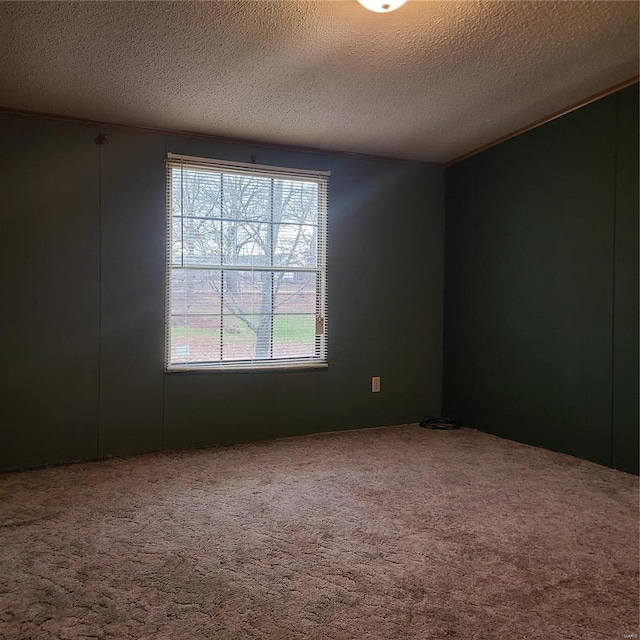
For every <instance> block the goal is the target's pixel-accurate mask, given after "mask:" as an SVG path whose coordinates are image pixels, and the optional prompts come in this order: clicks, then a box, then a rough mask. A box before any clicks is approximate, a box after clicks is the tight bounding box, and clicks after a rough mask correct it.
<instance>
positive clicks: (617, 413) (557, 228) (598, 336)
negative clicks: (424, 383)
mask: <svg viewBox="0 0 640 640" xmlns="http://www.w3.org/2000/svg"><path fill="white" fill-rule="evenodd" d="M446 207H447V223H446V234H445V321H444V364H443V411H444V413H445V414H447V415H451V416H453V417H455V418H457V419H459V420H461V421H462V422H464V423H465V424H467V425H469V426H472V427H476V428H479V429H482V430H486V431H489V432H491V433H495V434H497V435H500V436H504V437H507V438H512V439H514V440H519V441H522V442H528V443H531V444H535V445H540V446H543V447H547V448H550V449H555V450H558V451H563V452H566V453H570V454H573V455H576V456H579V457H583V458H587V459H590V460H594V461H596V462H599V463H602V464H607V465H611V466H614V467H616V468H620V469H624V470H627V471H631V472H634V473H637V472H638V86H637V85H635V86H633V87H630V88H628V89H625V90H623V91H622V92H619V93H617V94H615V95H612V96H609V97H607V98H604V99H602V100H599V101H598V102H596V103H593V104H591V105H589V106H587V107H584V108H582V109H579V110H577V111H574V112H572V113H570V114H568V115H566V116H564V117H562V118H559V119H557V120H554V121H552V122H550V123H548V124H546V125H544V126H541V127H539V128H537V129H534V130H532V131H530V132H528V133H526V134H524V135H521V136H519V137H517V138H514V139H512V140H509V141H508V142H505V143H503V144H501V145H498V146H497V147H494V148H492V149H489V150H488V151H485V152H483V153H481V154H479V155H477V156H475V157H473V158H471V159H469V160H467V161H464V162H462V163H460V164H457V165H454V166H453V167H451V168H449V169H448V170H447V174H446Z"/></svg>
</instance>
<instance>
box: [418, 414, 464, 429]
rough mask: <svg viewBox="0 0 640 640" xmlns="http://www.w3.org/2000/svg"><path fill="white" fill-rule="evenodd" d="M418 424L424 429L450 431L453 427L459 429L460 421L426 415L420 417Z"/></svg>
mask: <svg viewBox="0 0 640 640" xmlns="http://www.w3.org/2000/svg"><path fill="white" fill-rule="evenodd" d="M420 426H421V427H423V428H424V429H444V430H445V431H451V430H453V429H459V428H460V423H459V422H456V421H455V420H449V419H448V418H438V417H436V416H426V417H425V418H423V419H422V422H421V423H420Z"/></svg>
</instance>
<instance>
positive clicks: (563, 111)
mask: <svg viewBox="0 0 640 640" xmlns="http://www.w3.org/2000/svg"><path fill="white" fill-rule="evenodd" d="M638 80H640V76H637V75H635V76H633V77H632V78H629V79H628V80H624V81H623V82H619V83H618V84H615V85H613V86H612V87H609V88H608V89H604V90H603V91H599V92H598V93H594V94H593V95H592V96H589V97H588V98H585V99H584V100H580V102H576V103H575V104H572V105H571V106H570V107H566V108H565V109H561V110H560V111H556V112H555V113H552V114H551V115H550V116H546V117H545V118H541V119H540V120H536V121H535V122H532V123H531V124H529V125H526V126H525V127H521V128H520V129H516V130H515V131H512V132H511V133H508V134H506V135H504V136H501V137H500V138H496V139H495V140H493V141H491V142H488V143H487V144H484V145H482V146H481V147H478V148H477V149H474V150H473V151H469V152H468V153H465V154H463V155H461V156H458V157H457V158H454V159H453V160H450V161H449V162H446V163H444V166H445V167H447V168H449V167H452V166H453V165H454V164H458V163H459V162H462V161H463V160H468V159H469V158H471V157H473V156H475V155H478V154H479V153H482V152H483V151H486V150H487V149H491V147H495V146H497V145H499V144H502V143H503V142H506V141H507V140H511V138H515V137H516V136H519V135H521V134H523V133H526V132H527V131H531V130H532V129H536V128H537V127H541V126H542V125H543V124H547V122H551V121H552V120H556V119H557V118H561V117H562V116H564V115H567V114H568V113H571V112H572V111H576V109H580V108H581V107H586V106H587V105H588V104H591V103H592V102H596V100H600V99H601V98H606V97H607V96H609V95H611V94H612V93H616V92H617V91H621V90H622V89H626V88H627V87H630V86H631V85H634V84H636V83H637V82H638Z"/></svg>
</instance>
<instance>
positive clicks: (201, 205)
mask: <svg viewBox="0 0 640 640" xmlns="http://www.w3.org/2000/svg"><path fill="white" fill-rule="evenodd" d="M171 175H172V180H171V183H172V209H173V215H180V214H182V215H185V216H202V217H214V218H219V217H220V210H221V209H220V200H221V193H222V192H221V189H220V178H221V174H220V173H218V172H214V171H207V170H206V169H205V170H202V169H189V168H184V169H182V170H181V169H180V167H175V168H174V169H173V170H172V174H171Z"/></svg>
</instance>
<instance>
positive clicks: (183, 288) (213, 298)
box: [171, 268, 220, 316]
mask: <svg viewBox="0 0 640 640" xmlns="http://www.w3.org/2000/svg"><path fill="white" fill-rule="evenodd" d="M198 313H200V314H202V313H206V314H218V313H220V272H219V271H212V270H211V269H178V268H175V269H172V270H171V315H172V316H174V315H193V314H198Z"/></svg>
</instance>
